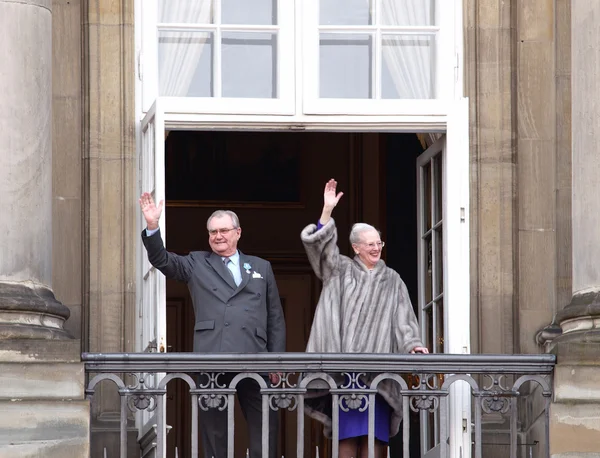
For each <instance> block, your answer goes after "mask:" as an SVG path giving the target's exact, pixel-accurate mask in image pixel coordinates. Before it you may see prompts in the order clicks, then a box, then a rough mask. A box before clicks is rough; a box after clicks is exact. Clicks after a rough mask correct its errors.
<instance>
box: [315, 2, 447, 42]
mask: <svg viewBox="0 0 600 458" xmlns="http://www.w3.org/2000/svg"><path fill="white" fill-rule="evenodd" d="M377 1H380V0H377ZM319 29H320V30H321V31H322V32H348V33H359V32H364V33H368V32H373V31H374V30H375V29H380V30H381V32H382V33H385V34H403V35H409V34H414V35H435V34H436V33H438V32H439V31H440V27H438V26H429V25H425V26H413V25H319Z"/></svg>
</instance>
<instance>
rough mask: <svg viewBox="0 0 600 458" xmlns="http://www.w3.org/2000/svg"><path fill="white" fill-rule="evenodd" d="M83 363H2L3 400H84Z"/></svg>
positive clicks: (0, 396) (1, 390)
mask: <svg viewBox="0 0 600 458" xmlns="http://www.w3.org/2000/svg"><path fill="white" fill-rule="evenodd" d="M84 384H85V370H84V367H83V364H82V363H0V400H2V399H8V400H11V399H18V400H21V399H38V400H39V399H57V400H60V399H83V398H84V390H85V387H84Z"/></svg>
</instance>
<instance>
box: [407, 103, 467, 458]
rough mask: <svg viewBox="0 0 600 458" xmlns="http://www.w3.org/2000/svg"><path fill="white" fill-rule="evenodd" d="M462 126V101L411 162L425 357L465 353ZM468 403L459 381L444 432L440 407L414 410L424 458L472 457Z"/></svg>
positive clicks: (436, 381) (436, 384)
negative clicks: (435, 137)
mask: <svg viewBox="0 0 600 458" xmlns="http://www.w3.org/2000/svg"><path fill="white" fill-rule="evenodd" d="M468 128H469V126H468V103H467V100H466V99H464V100H461V101H459V102H457V107H456V110H454V111H453V113H452V114H451V115H450V117H449V120H448V127H447V132H446V134H444V135H442V136H441V137H440V138H439V139H438V140H437V141H436V142H435V143H433V144H432V145H431V146H430V147H429V148H428V149H427V150H426V151H425V152H424V153H422V154H421V155H420V156H419V157H418V159H417V199H418V202H417V212H418V214H417V231H418V234H417V235H418V240H417V243H418V265H419V277H418V278H419V291H418V302H419V322H420V325H421V333H422V336H423V340H424V342H425V344H426V345H427V347H428V348H429V350H430V352H432V353H460V354H465V353H470V343H469V342H470V329H469V323H470V316H469V217H468V204H469V143H468V139H469V136H468V133H469V132H468ZM443 383H444V377H443V376H442V375H439V376H434V377H433V378H432V379H431V380H429V385H430V386H431V387H432V388H434V389H440V388H441V387H442V385H443ZM470 399H471V397H470V391H469V387H468V386H467V385H466V384H465V383H463V382H457V383H454V384H453V385H452V386H451V388H450V395H449V397H448V414H449V418H448V422H447V423H446V424H445V427H444V428H442V427H441V426H442V421H446V419H443V418H440V409H439V408H437V409H435V410H434V411H433V412H429V411H427V410H425V411H421V414H420V415H421V419H420V421H421V456H422V457H423V458H446V457H452V458H466V457H470V456H471V448H470V435H471V431H470V429H471V427H470V425H471V421H470V415H471V414H470V411H471V408H470ZM441 402H444V399H441ZM442 430H444V431H446V434H444V433H442ZM442 435H443V436H445V437H441V436H442Z"/></svg>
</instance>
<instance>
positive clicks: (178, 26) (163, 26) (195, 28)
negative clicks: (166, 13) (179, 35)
mask: <svg viewBox="0 0 600 458" xmlns="http://www.w3.org/2000/svg"><path fill="white" fill-rule="evenodd" d="M218 28H220V29H221V30H223V31H226V32H266V33H268V32H277V31H278V30H279V26H278V25H261V24H225V25H223V24H220V25H217V24H192V23H187V22H161V23H160V24H158V29H159V30H164V31H172V30H173V31H189V32H207V31H208V32H213V31H215V30H217V29H218Z"/></svg>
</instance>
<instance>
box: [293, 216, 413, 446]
mask: <svg viewBox="0 0 600 458" xmlns="http://www.w3.org/2000/svg"><path fill="white" fill-rule="evenodd" d="M301 239H302V243H303V244H304V248H305V249H306V253H307V255H308V259H309V261H310V264H311V266H312V268H313V270H314V272H315V274H316V275H317V277H318V278H319V279H320V280H321V281H322V282H323V289H322V291H321V296H320V298H319V302H318V304H317V309H316V311H315V316H314V320H313V323H312V328H311V331H310V337H309V339H308V346H307V347H306V351H307V352H317V353H328V352H331V353H409V352H410V351H411V350H412V349H413V348H415V347H423V346H424V345H423V343H422V342H421V338H420V332H419V325H418V323H417V319H416V317H415V314H414V311H413V308H412V304H411V302H410V298H409V296H408V291H407V289H406V285H405V284H404V282H403V281H402V279H401V278H400V275H398V273H397V272H396V271H395V270H393V269H390V268H389V267H387V266H386V265H385V262H384V261H383V260H379V262H378V263H377V264H376V265H375V267H374V268H373V269H372V270H369V269H367V267H366V266H365V265H364V264H363V263H362V261H361V260H360V259H359V257H358V256H355V257H354V259H350V258H348V257H346V256H343V255H341V254H340V252H339V249H338V246H337V229H336V227H335V221H334V220H333V219H331V220H330V221H329V222H328V223H327V224H326V225H325V226H323V227H322V228H321V229H320V230H318V231H317V227H316V225H314V224H311V225H309V226H307V227H306V228H304V230H303V231H302V233H301ZM349 370H352V368H349ZM376 375H377V374H374V375H371V376H370V375H369V374H366V376H364V377H361V380H362V382H364V383H366V384H367V385H368V384H369V383H370V382H371V380H372V379H373V378H374V377H375V376H376ZM342 380H343V377H341V376H340V377H339V379H338V380H337V381H338V383H341V381H342ZM378 387H379V388H378V392H379V394H380V395H381V396H382V397H383V398H384V399H385V400H386V402H387V403H388V404H389V405H390V407H391V410H392V418H391V423H390V436H394V435H396V434H397V433H398V430H399V428H400V422H401V420H402V397H401V396H400V388H399V386H398V385H397V384H396V383H395V382H392V381H390V380H387V381H384V382H381V383H380V384H379V385H378ZM323 394H324V393H323V392H313V393H309V394H307V399H306V402H305V411H306V413H307V414H308V415H310V416H311V417H313V418H315V419H316V420H319V421H320V422H322V423H323V424H324V425H325V434H326V435H328V436H330V435H331V396H325V395H323Z"/></svg>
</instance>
